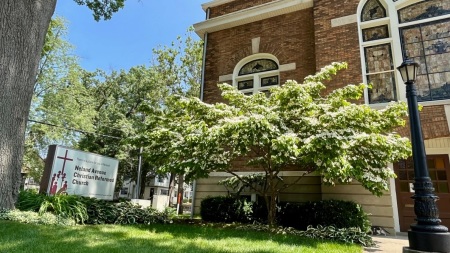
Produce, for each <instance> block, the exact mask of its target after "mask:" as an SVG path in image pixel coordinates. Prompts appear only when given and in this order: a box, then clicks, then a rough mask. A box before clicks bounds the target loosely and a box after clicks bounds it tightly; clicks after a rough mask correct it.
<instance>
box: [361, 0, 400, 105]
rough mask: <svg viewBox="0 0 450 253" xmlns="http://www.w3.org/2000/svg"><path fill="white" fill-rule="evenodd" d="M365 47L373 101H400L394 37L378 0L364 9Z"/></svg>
mask: <svg viewBox="0 0 450 253" xmlns="http://www.w3.org/2000/svg"><path fill="white" fill-rule="evenodd" d="M360 26H361V28H362V29H361V30H362V46H363V53H364V66H365V77H366V82H367V83H370V84H372V89H369V90H368V100H369V101H368V102H369V103H370V104H377V103H386V102H390V101H395V100H397V89H396V84H395V66H394V62H393V55H392V39H391V32H390V31H389V29H390V26H389V18H388V16H387V12H386V8H385V7H384V6H383V4H381V2H380V1H378V0H368V1H367V2H366V3H365V4H364V7H363V8H362V11H361V23H360Z"/></svg>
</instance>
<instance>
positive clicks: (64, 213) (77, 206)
mask: <svg viewBox="0 0 450 253" xmlns="http://www.w3.org/2000/svg"><path fill="white" fill-rule="evenodd" d="M17 206H18V208H19V209H20V210H23V211H34V212H39V214H40V215H46V214H47V213H52V214H55V215H56V216H57V217H64V218H68V219H72V220H75V221H76V222H77V223H82V224H83V223H86V224H151V223H167V222H170V215H171V212H170V210H169V209H167V210H166V211H164V212H158V211H156V210H154V209H151V208H146V209H142V208H141V207H140V206H138V205H133V204H132V203H131V202H129V201H120V202H118V203H117V202H112V201H106V200H100V199H95V198H87V197H81V196H76V195H65V194H57V195H55V196H46V195H43V194H38V193H37V192H35V191H28V190H27V191H21V192H20V194H19V200H18V202H17Z"/></svg>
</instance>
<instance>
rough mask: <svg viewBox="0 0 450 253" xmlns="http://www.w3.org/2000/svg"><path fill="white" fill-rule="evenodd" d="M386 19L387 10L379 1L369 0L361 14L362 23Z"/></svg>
mask: <svg viewBox="0 0 450 253" xmlns="http://www.w3.org/2000/svg"><path fill="white" fill-rule="evenodd" d="M384 17H386V9H385V8H384V6H383V5H382V4H381V3H380V2H379V1H378V0H369V1H367V3H366V4H365V5H364V7H363V9H362V12H361V21H369V20H374V19H379V18H384Z"/></svg>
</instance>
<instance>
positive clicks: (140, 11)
mask: <svg viewBox="0 0 450 253" xmlns="http://www.w3.org/2000/svg"><path fill="white" fill-rule="evenodd" d="M205 2H209V0H127V1H126V2H125V7H124V8H123V9H121V10H120V11H119V12H117V13H115V14H114V16H113V17H112V19H110V20H107V21H99V22H96V21H95V20H94V19H93V17H92V13H91V10H89V9H88V8H87V7H86V6H78V5H77V4H76V3H75V2H74V1H72V0H59V1H58V2H57V6H56V11H55V15H59V16H62V17H64V18H65V19H66V20H67V21H68V39H69V42H70V43H71V44H73V45H74V46H75V54H76V55H77V56H79V57H80V63H81V66H82V67H83V68H84V69H86V70H95V69H97V68H98V69H103V70H105V71H108V72H109V71H111V70H119V69H129V68H130V67H133V66H137V65H142V64H145V65H148V64H150V62H151V58H152V49H153V48H156V47H157V46H158V45H170V43H171V42H172V41H175V40H176V38H177V36H178V35H182V36H184V34H185V33H186V30H187V29H188V27H189V26H191V25H193V24H194V23H197V22H200V21H203V20H204V19H205V13H204V11H203V10H202V8H201V4H202V3H205ZM194 35H195V34H194ZM194 37H195V38H196V39H200V38H199V37H198V36H197V35H195V36H194Z"/></svg>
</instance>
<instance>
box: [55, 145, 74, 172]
mask: <svg viewBox="0 0 450 253" xmlns="http://www.w3.org/2000/svg"><path fill="white" fill-rule="evenodd" d="M68 151H69V150H67V149H66V155H65V156H64V157H62V156H58V157H57V158H59V159H63V160H64V163H63V167H62V171H61V174H64V168H65V167H66V161H73V159H71V158H67V152H68Z"/></svg>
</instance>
